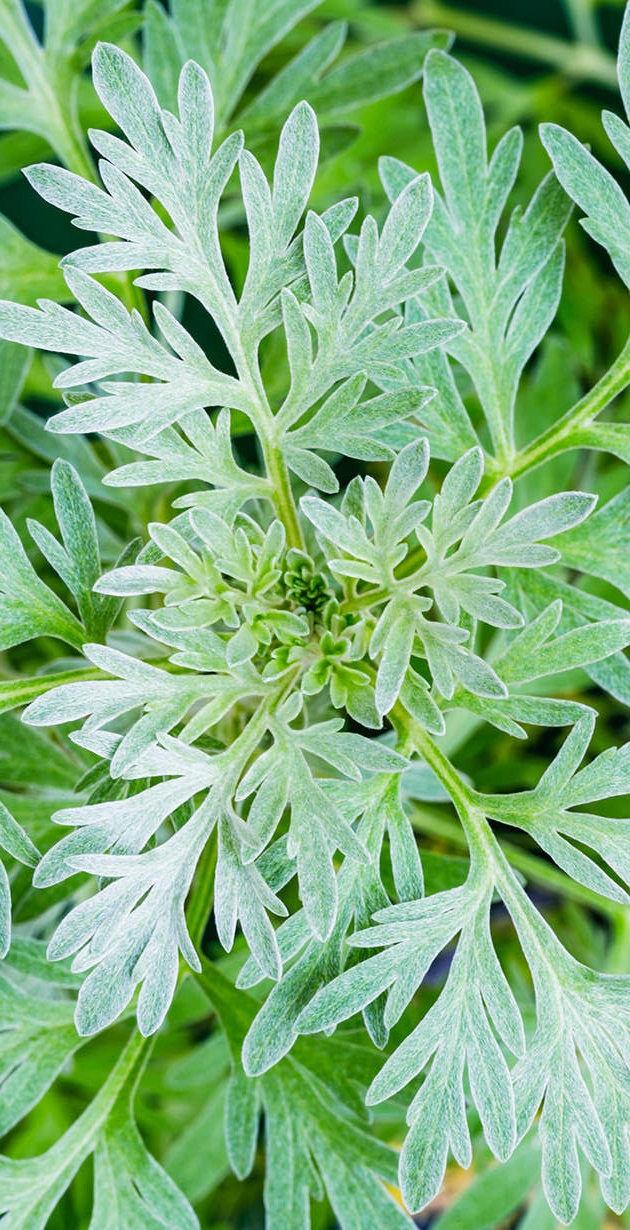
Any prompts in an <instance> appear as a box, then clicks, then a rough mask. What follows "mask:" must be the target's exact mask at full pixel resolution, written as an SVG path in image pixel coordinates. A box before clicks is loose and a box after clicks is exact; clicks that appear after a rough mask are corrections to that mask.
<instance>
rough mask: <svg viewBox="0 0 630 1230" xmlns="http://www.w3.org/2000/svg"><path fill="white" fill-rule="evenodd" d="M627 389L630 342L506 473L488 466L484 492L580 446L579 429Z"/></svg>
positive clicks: (514, 460) (518, 456) (515, 460)
mask: <svg viewBox="0 0 630 1230" xmlns="http://www.w3.org/2000/svg"><path fill="white" fill-rule="evenodd" d="M628 385H630V338H629V339H628V341H627V342H626V344H625V346H624V348H623V350H622V351H621V353H620V354H619V355H618V357H617V358H616V359H615V362H614V363H613V364H612V366H611V367H609V369H608V371H607V372H606V373H605V375H604V376H602V378H601V380H598V382H597V384H596V385H594V387H593V388H592V389H590V390H589V392H588V393H585V395H584V397H582V398H580V400H579V401H578V402H576V404H575V405H574V406H572V407H571V409H570V410H567V413H566V414H564V415H563V416H562V418H560V419H558V422H557V423H553V424H552V426H551V427H548V428H547V431H544V432H543V433H542V435H540V436H538V439H537V440H534V441H533V442H532V443H531V444H528V445H527V447H526V448H524V449H522V450H521V451H520V452H519V453H517V454H516V456H515V457H514V459H513V461H512V464H511V466H510V468H509V470H507V471H505V470H503V469H501V468H500V467H499V466H498V465H496V464H495V465H494V466H493V465H492V463H490V464H489V466H488V470H487V473H486V477H485V480H484V489H485V490H487V489H488V487H490V486H493V485H494V483H495V482H496V480H497V478H499V477H504V476H505V474H506V473H507V474H509V476H510V477H511V478H520V476H521V475H522V474H527V473H528V472H529V471H530V470H535V469H536V468H537V467H538V466H540V465H542V464H543V463H544V462H545V461H549V460H550V458H551V457H555V456H557V454H558V453H563V452H567V451H568V450H569V449H571V448H576V447H578V446H579V439H577V440H576V433H577V432H578V431H579V429H580V428H583V427H586V426H588V425H589V424H590V423H591V422H592V420H593V419H594V418H596V417H597V415H598V414H601V412H602V410H605V409H606V406H608V405H609V404H610V402H611V401H613V399H614V398H615V397H618V395H619V394H620V393H623V391H624V389H626V388H627V387H628Z"/></svg>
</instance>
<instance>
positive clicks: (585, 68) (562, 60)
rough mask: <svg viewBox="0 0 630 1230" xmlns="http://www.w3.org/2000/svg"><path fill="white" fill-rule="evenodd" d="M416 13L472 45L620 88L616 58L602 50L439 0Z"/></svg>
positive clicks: (426, 1)
mask: <svg viewBox="0 0 630 1230" xmlns="http://www.w3.org/2000/svg"><path fill="white" fill-rule="evenodd" d="M412 12H413V16H414V17H415V19H416V21H417V22H418V24H419V25H421V26H432V25H438V26H446V28H447V29H449V30H454V31H455V34H457V35H460V36H461V38H464V39H467V40H468V41H469V42H471V43H476V44H478V45H480V46H482V47H489V48H490V47H496V48H498V49H500V50H501V51H502V52H505V51H512V52H514V53H515V54H516V55H518V56H523V57H525V58H526V59H528V60H538V61H539V62H540V63H541V64H548V65H549V67H550V68H554V69H556V70H557V71H558V72H560V73H562V74H563V75H564V76H565V77H571V78H573V79H576V80H583V81H595V82H598V83H599V84H600V85H607V86H611V87H612V88H613V89H617V66H616V63H615V58H614V56H612V55H610V53H609V52H607V51H604V50H602V49H601V48H599V47H593V46H591V45H590V44H585V43H571V42H568V41H566V40H565V39H562V38H556V37H554V36H553V35H550V34H542V33H539V32H538V31H535V30H532V29H529V28H527V27H524V26H519V25H516V23H513V22H507V21H497V20H495V19H494V18H492V17H484V16H483V15H482V14H481V13H469V12H467V11H466V9H464V8H460V7H457V8H455V7H452V6H451V5H450V4H442V3H440V2H439V0H416V4H415V5H414V7H413V10H412Z"/></svg>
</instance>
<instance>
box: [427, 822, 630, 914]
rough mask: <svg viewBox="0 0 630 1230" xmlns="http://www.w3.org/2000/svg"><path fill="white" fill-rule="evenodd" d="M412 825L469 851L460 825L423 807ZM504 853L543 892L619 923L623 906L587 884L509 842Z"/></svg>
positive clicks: (512, 864)
mask: <svg viewBox="0 0 630 1230" xmlns="http://www.w3.org/2000/svg"><path fill="white" fill-rule="evenodd" d="M411 823H412V825H413V827H414V829H417V830H418V832H419V833H426V834H427V836H431V837H439V838H442V839H443V840H444V841H448V842H449V844H450V845H453V846H455V847H457V848H458V849H461V850H467V849H468V839H467V837H466V834H465V832H464V831H463V829H462V827H461V825H460V824H457V822H456V821H455V820H449V819H448V817H447V816H441V815H439V814H438V813H437V812H435V811H432V810H431V809H429V808H427V807H425V806H422V807H418V808H417V809H416V811H414V813H413V814H412V816H411ZM501 849H502V850H503V853H504V854H505V856H506V858H507V860H508V862H509V863H510V865H511V866H512V867H516V869H517V871H521V872H522V873H523V875H524V876H525V877H526V878H527V880H529V881H531V883H533V884H539V885H540V886H541V887H542V888H548V889H550V890H552V891H553V892H558V893H562V895H563V897H566V898H568V899H569V900H571V901H575V902H577V903H578V904H579V905H586V906H590V907H591V908H592V909H593V908H594V909H597V910H599V911H600V912H602V913H605V914H608V915H610V917H611V919H615V920H616V919H619V917H620V914H622V913H623V910H622V911H620V909H619V906H618V905H616V904H615V902H614V901H609V900H608V899H607V898H606V897H600V896H599V894H598V893H595V892H593V890H592V889H590V888H586V886H585V885H583V884H578V882H577V881H576V880H571V879H570V878H569V877H568V876H566V875H565V874H564V872H562V871H560V870H559V869H557V868H556V867H554V866H552V865H551V864H550V863H544V862H543V861H542V859H540V858H537V857H536V855H535V854H530V853H529V852H528V851H527V850H522V849H521V847H520V846H516V845H514V844H513V843H512V842H509V841H502V842H501Z"/></svg>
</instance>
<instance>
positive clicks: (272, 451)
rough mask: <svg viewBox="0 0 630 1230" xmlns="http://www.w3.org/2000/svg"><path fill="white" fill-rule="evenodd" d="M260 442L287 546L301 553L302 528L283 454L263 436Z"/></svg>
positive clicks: (302, 546) (302, 545)
mask: <svg viewBox="0 0 630 1230" xmlns="http://www.w3.org/2000/svg"><path fill="white" fill-rule="evenodd" d="M261 441H262V449H263V456H264V459H265V468H266V470H267V476H268V478H269V482H270V483H271V487H272V490H273V502H274V505H275V508H276V512H277V514H278V516H279V518H280V520H281V521H282V523H283V525H284V528H285V531H286V535H287V546H289V547H297V549H298V550H300V551H303V550H304V538H303V535H302V527H301V525H300V520H299V517H298V511H297V506H296V503H295V498H294V495H293V488H292V486H291V479H290V477H289V471H288V468H287V463H286V461H285V459H284V454H283V452H282V449H281V448H280V446H279V445H276V444H272V443H271V442H270V441H269V440H267V439H266V438H265V437H264V436H261Z"/></svg>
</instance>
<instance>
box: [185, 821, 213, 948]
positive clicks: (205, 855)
mask: <svg viewBox="0 0 630 1230" xmlns="http://www.w3.org/2000/svg"><path fill="white" fill-rule="evenodd" d="M216 867H217V838H216V833H212V834H211V836H210V837H209V838H208V841H207V842H206V845H205V847H204V850H203V852H202V855H201V858H200V859H199V863H198V865H197V874H196V876H195V885H194V888H193V892H192V895H191V899H190V906H189V908H188V915H187V919H186V922H187V925H188V930H189V932H190V938H191V940H192V942H193V944H194V946H195V948H196V949H197V951H198V952H199V953H200V952H201V942H202V940H203V934H204V931H205V929H206V923H207V921H208V915H209V913H210V910H211V909H212V902H213V899H214V873H215V871H216Z"/></svg>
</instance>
